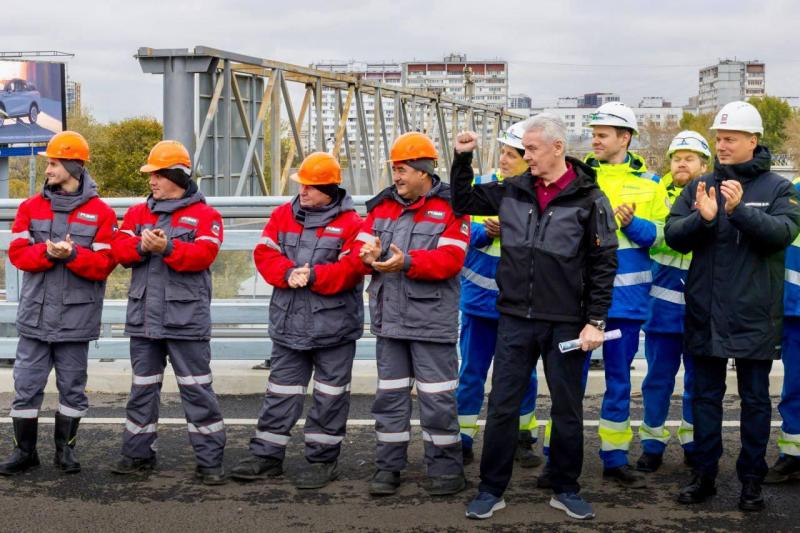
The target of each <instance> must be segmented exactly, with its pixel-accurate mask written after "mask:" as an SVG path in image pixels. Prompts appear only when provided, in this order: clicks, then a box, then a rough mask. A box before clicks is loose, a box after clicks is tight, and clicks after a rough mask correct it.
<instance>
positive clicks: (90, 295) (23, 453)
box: [0, 131, 117, 475]
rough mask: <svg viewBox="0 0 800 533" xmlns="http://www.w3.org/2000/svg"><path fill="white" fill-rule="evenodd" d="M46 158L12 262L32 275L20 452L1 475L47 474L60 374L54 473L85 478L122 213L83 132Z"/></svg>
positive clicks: (61, 136) (18, 421)
mask: <svg viewBox="0 0 800 533" xmlns="http://www.w3.org/2000/svg"><path fill="white" fill-rule="evenodd" d="M39 155H41V156H43V157H46V158H47V169H46V170H45V176H46V179H45V183H44V187H43V189H42V192H41V193H39V194H36V195H35V196H32V197H31V198H28V199H27V200H25V201H24V202H22V204H21V205H20V206H19V209H18V210H17V216H16V218H15V219H14V225H13V226H12V228H11V243H10V245H9V250H8V255H9V258H10V260H11V264H13V265H14V266H15V267H17V268H18V269H20V270H22V271H23V272H25V277H24V279H23V282H22V293H21V295H20V301H19V307H18V310H17V322H16V328H17V332H18V333H19V341H18V344H17V355H16V361H15V363H14V389H15V396H14V401H13V404H12V408H11V419H12V420H13V422H14V444H15V448H14V451H13V453H12V455H11V457H10V458H9V459H8V460H7V461H6V462H4V463H2V464H0V474H2V475H15V474H20V473H22V472H25V471H26V470H28V469H30V468H32V467H35V466H38V465H39V456H38V453H37V451H36V441H37V432H38V419H39V409H40V407H41V405H42V399H43V397H44V387H45V384H46V383H47V376H48V375H49V374H50V370H51V369H52V368H53V367H54V366H55V369H56V385H57V387H58V393H59V397H58V408H57V409H56V414H55V432H54V437H55V445H56V453H55V465H56V467H58V468H59V469H60V470H61V471H62V472H65V473H75V472H79V471H80V469H81V465H80V463H79V462H78V458H77V455H76V454H75V450H74V448H75V443H76V438H77V431H78V424H79V423H80V420H81V417H83V416H84V415H85V414H86V412H87V409H88V408H89V400H88V399H87V397H86V392H85V389H86V367H87V356H88V352H89V341H91V340H95V339H97V338H98V336H99V335H100V315H101V310H102V308H103V295H104V293H105V286H106V278H107V277H108V275H109V274H110V273H111V271H112V270H114V267H115V266H116V262H115V261H114V258H113V256H112V253H111V244H110V243H111V241H112V238H113V235H114V232H115V231H116V229H117V217H116V215H115V214H114V211H113V210H112V209H111V208H110V207H109V206H108V205H106V203H105V202H103V201H102V200H100V198H99V197H98V195H97V185H96V184H95V182H94V180H92V178H91V176H90V175H89V173H88V172H87V170H86V168H85V166H84V165H85V163H86V162H88V161H89V144H88V143H87V142H86V139H84V138H83V136H82V135H81V134H79V133H77V132H74V131H64V132H61V133H58V134H56V135H55V136H54V137H53V138H52V139H50V142H49V143H48V144H47V149H46V150H45V151H44V152H42V153H40V154H39Z"/></svg>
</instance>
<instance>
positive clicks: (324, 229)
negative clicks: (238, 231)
mask: <svg viewBox="0 0 800 533" xmlns="http://www.w3.org/2000/svg"><path fill="white" fill-rule="evenodd" d="M301 221H302V222H301ZM362 222H363V221H362V219H361V217H360V216H358V214H357V213H356V212H355V210H354V208H353V201H352V199H351V198H350V196H349V195H347V194H346V193H344V192H343V191H342V192H341V194H340V196H339V198H337V199H336V200H335V201H334V202H333V203H332V204H331V205H329V206H326V207H325V208H322V209H314V210H306V209H303V208H302V207H301V206H300V202H299V199H298V198H297V197H295V198H294V199H293V200H292V201H291V202H289V203H287V204H284V205H282V206H280V207H279V208H277V209H276V210H275V211H274V212H273V213H272V216H271V217H270V220H269V222H268V223H267V225H266V226H265V227H264V232H263V233H262V235H261V240H260V241H259V243H258V245H257V246H256V248H255V251H254V252H253V256H254V258H255V263H256V268H257V269H258V271H259V273H260V274H261V275H262V276H263V277H264V280H266V282H267V283H269V284H270V285H272V286H273V287H274V288H273V291H272V298H271V299H270V304H269V335H270V338H272V340H273V341H274V342H277V343H278V344H282V345H284V346H288V347H290V348H294V349H296V350H309V349H314V348H322V347H326V346H335V345H337V344H342V343H344V342H348V341H353V340H356V339H358V338H359V337H361V335H362V333H363V331H364V299H363V296H362V294H363V288H362V282H363V279H364V276H363V273H362V265H361V260H360V259H359V258H358V255H357V254H355V255H354V254H353V253H352V247H353V245H354V244H355V242H356V241H355V239H356V236H357V235H358V233H359V231H360V230H361V224H362ZM305 264H308V265H309V266H310V268H311V274H310V277H309V283H308V285H307V286H306V287H302V288H297V289H292V288H290V287H289V283H288V279H289V276H290V275H291V273H292V271H293V270H294V269H295V268H297V267H302V266H303V265H305Z"/></svg>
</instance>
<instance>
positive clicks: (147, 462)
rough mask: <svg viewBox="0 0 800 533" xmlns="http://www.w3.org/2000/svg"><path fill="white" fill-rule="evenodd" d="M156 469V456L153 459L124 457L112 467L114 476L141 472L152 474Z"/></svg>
mask: <svg viewBox="0 0 800 533" xmlns="http://www.w3.org/2000/svg"><path fill="white" fill-rule="evenodd" d="M155 467H156V456H155V455H154V456H152V457H128V456H127V455H123V456H122V457H120V458H119V460H118V461H117V462H116V463H114V465H113V466H112V467H111V472H113V473H114V474H120V475H127V474H136V473H139V472H151V471H152V470H153V469H154V468H155Z"/></svg>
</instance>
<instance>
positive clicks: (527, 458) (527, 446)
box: [514, 431, 544, 468]
mask: <svg viewBox="0 0 800 533" xmlns="http://www.w3.org/2000/svg"><path fill="white" fill-rule="evenodd" d="M533 446H534V441H533V437H532V436H531V432H530V431H520V432H519V438H518V439H517V449H516V450H514V460H515V461H516V462H518V463H519V466H520V467H522V468H536V467H537V466H541V464H542V463H543V462H544V460H543V459H542V458H541V457H540V456H538V455H536V452H534V451H533Z"/></svg>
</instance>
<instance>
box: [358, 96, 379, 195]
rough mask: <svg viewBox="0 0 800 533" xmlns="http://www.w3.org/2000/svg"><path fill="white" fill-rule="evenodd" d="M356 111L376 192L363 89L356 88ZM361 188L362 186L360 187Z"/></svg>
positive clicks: (363, 149) (369, 172)
mask: <svg viewBox="0 0 800 533" xmlns="http://www.w3.org/2000/svg"><path fill="white" fill-rule="evenodd" d="M355 96H356V112H357V113H358V136H359V137H360V140H361V148H362V151H363V156H364V166H365V167H366V170H367V179H368V180H369V185H370V191H369V192H370V193H373V194H374V193H375V189H376V187H375V173H374V172H373V171H372V156H371V154H370V150H369V138H368V135H367V116H366V114H365V113H364V95H363V94H362V93H361V89H359V88H356V94H355ZM359 190H360V188H359Z"/></svg>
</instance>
